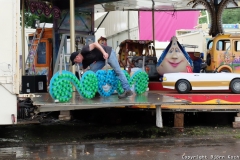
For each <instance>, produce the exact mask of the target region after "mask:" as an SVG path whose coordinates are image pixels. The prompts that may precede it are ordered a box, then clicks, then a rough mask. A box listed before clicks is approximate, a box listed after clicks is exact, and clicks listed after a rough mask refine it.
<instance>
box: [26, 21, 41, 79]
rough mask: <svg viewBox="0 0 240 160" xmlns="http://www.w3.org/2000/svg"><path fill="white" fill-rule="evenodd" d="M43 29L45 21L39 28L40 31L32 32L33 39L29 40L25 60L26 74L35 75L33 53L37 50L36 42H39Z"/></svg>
mask: <svg viewBox="0 0 240 160" xmlns="http://www.w3.org/2000/svg"><path fill="white" fill-rule="evenodd" d="M44 29H45V23H44V24H43V27H42V29H41V32H40V33H38V30H37V29H36V31H35V32H34V35H33V39H32V41H31V44H30V47H29V52H28V56H27V60H26V75H35V74H36V71H35V66H34V59H35V55H36V53H37V50H38V44H39V43H40V40H41V38H42V35H43V32H44Z"/></svg>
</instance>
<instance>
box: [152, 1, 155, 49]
mask: <svg viewBox="0 0 240 160" xmlns="http://www.w3.org/2000/svg"><path fill="white" fill-rule="evenodd" d="M154 6H155V2H154V0H152V39H153V45H154V46H155V15H154Z"/></svg>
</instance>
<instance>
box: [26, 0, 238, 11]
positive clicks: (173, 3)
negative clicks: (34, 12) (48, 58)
mask: <svg viewBox="0 0 240 160" xmlns="http://www.w3.org/2000/svg"><path fill="white" fill-rule="evenodd" d="M28 1H39V0H28ZM40 1H42V2H47V3H48V2H50V1H51V2H52V4H53V5H54V6H57V7H58V8H59V9H60V10H65V9H69V8H70V2H69V0H40ZM191 1H192V0H75V7H76V8H85V9H88V7H90V6H93V5H94V8H95V9H94V11H95V12H106V11H126V10H135V11H150V10H152V5H153V2H154V10H156V11H175V10H183V11H186V10H202V9H205V7H204V6H203V5H198V6H197V7H195V8H192V5H188V3H189V2H191ZM235 2H237V3H239V0H235ZM233 7H234V5H233V4H231V3H229V4H228V6H227V8H233ZM90 8H91V7H90ZM90 8H89V9H90Z"/></svg>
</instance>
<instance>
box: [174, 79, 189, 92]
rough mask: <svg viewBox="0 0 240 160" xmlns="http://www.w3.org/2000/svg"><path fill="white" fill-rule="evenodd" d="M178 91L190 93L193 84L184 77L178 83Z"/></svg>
mask: <svg viewBox="0 0 240 160" xmlns="http://www.w3.org/2000/svg"><path fill="white" fill-rule="evenodd" d="M176 89H177V91H178V93H188V92H189V91H190V90H191V84H190V83H189V82H188V81H187V80H184V79H181V80H179V81H178V82H177V84H176Z"/></svg>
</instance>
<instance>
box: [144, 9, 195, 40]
mask: <svg viewBox="0 0 240 160" xmlns="http://www.w3.org/2000/svg"><path fill="white" fill-rule="evenodd" d="M199 14H200V13H199V11H176V12H155V40H158V41H161V42H165V41H170V40H171V37H172V36H175V35H176V30H178V29H194V27H195V26H196V25H197V23H198V17H199ZM139 38H140V40H152V12H144V11H141V12H139Z"/></svg>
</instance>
